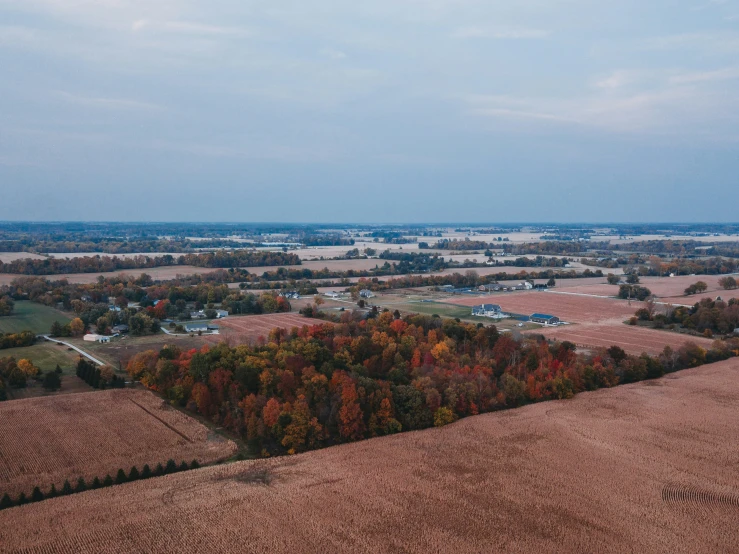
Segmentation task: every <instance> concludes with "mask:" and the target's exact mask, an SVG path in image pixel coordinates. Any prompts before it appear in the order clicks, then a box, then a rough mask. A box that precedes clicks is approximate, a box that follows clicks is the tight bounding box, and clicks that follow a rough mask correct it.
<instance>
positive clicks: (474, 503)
mask: <svg viewBox="0 0 739 554" xmlns="http://www.w3.org/2000/svg"><path fill="white" fill-rule="evenodd" d="M737 402H739V363H738V361H737V360H730V361H727V362H721V363H718V364H714V365H711V366H703V367H701V368H697V369H693V370H687V371H683V372H681V373H679V374H674V375H671V376H669V377H667V378H664V379H660V380H656V381H649V382H645V383H640V384H636V385H627V386H622V387H617V388H614V389H606V390H601V391H597V392H594V393H585V394H581V395H579V396H577V397H576V398H574V399H573V400H567V401H560V402H548V403H543V404H537V405H532V406H527V407H524V408H520V409H517V410H511V411H507V412H501V413H497V414H487V415H482V416H477V417H471V418H467V419H464V420H462V421H459V422H457V423H455V424H452V425H449V426H446V427H443V428H441V429H431V430H427V431H421V432H415V433H408V434H400V435H395V436H392V437H386V438H380V439H373V440H368V441H363V442H359V443H355V444H350V445H344V446H339V447H335V448H328V449H325V450H322V451H319V452H312V453H308V454H304V455H300V456H295V457H283V458H274V459H271V460H267V461H256V462H238V463H235V464H230V465H228V466H217V467H211V468H205V469H201V470H196V471H190V472H187V473H183V474H175V475H170V476H166V477H161V478H157V479H153V480H148V481H139V482H136V483H130V484H126V485H121V486H117V487H112V488H108V489H101V490H97V491H91V492H86V493H83V494H77V495H72V496H68V497H63V498H57V499H54V500H50V501H44V502H41V503H38V504H30V505H27V506H23V507H20V508H12V509H9V510H4V511H2V512H0V551H2V552H21V551H22V552H27V553H40V552H44V553H50V554H56V553H71V552H80V553H94V554H99V553H108V552H121V553H122V552H134V551H135V552H151V553H157V552H204V553H208V552H316V553H318V552H380V553H384V552H412V553H426V552H459V553H466V552H479V553H483V552H526V553H529V552H599V553H602V552H643V553H652V552H654V553H657V552H660V553H661V552H670V553H690V554H693V553H695V552H737V551H739V527H737V525H736V519H737V517H739V467H737V465H736V459H737V457H739V413H738V412H737V410H736V409H735V406H736V404H737ZM265 482H266V483H268V484H265Z"/></svg>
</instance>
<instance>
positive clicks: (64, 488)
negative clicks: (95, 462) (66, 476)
mask: <svg viewBox="0 0 739 554" xmlns="http://www.w3.org/2000/svg"><path fill="white" fill-rule="evenodd" d="M61 494H62V495H65V494H72V485H70V484H69V481H68V480H65V481H64V484H63V485H62V492H61Z"/></svg>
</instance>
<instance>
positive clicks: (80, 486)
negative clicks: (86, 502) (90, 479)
mask: <svg viewBox="0 0 739 554" xmlns="http://www.w3.org/2000/svg"><path fill="white" fill-rule="evenodd" d="M86 490H87V483H85V480H84V479H83V478H82V477H80V478H79V479H77V486H76V487H75V488H74V492H85V491H86Z"/></svg>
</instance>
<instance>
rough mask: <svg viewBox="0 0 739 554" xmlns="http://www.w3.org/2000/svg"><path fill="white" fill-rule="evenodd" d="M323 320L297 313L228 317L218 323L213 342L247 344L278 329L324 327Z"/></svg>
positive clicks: (212, 337) (211, 339)
mask: <svg viewBox="0 0 739 554" xmlns="http://www.w3.org/2000/svg"><path fill="white" fill-rule="evenodd" d="M324 323H326V322H325V321H323V320H321V319H313V318H309V317H303V316H302V315H299V314H296V313H289V314H267V315H249V316H243V317H227V318H225V319H221V320H219V321H218V324H219V325H220V328H221V329H220V334H219V335H211V336H209V337H208V339H209V340H210V341H211V342H220V341H222V340H226V341H228V342H230V343H231V344H245V343H251V342H254V341H256V340H257V339H258V338H259V337H264V338H267V336H268V335H269V332H270V331H271V330H272V329H275V328H277V327H282V328H283V329H287V330H288V331H290V330H291V329H292V328H293V327H303V326H304V325H323V324H324Z"/></svg>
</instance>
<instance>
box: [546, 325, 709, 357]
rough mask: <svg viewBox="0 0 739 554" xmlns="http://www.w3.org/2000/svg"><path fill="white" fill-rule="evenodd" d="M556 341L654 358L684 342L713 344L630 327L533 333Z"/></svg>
mask: <svg viewBox="0 0 739 554" xmlns="http://www.w3.org/2000/svg"><path fill="white" fill-rule="evenodd" d="M534 332H535V333H541V334H543V335H545V336H546V337H548V338H551V339H556V340H558V341H565V340H566V341H570V342H572V343H575V344H576V345H577V346H579V347H581V348H582V347H584V348H600V347H605V348H608V347H610V346H614V345H615V346H620V347H621V348H623V349H624V350H625V351H626V352H627V353H629V354H634V355H636V356H638V355H639V354H641V353H642V352H646V353H647V354H652V355H656V354H659V353H660V352H662V351H663V350H664V348H665V346H669V347H670V348H672V349H673V350H677V349H678V348H680V347H681V346H682V345H684V344H685V343H686V342H688V341H690V342H694V343H696V344H698V345H699V346H702V347H703V348H706V349H707V348H710V347H711V344H712V342H713V341H711V340H709V339H704V338H702V337H692V336H689V335H682V334H680V333H672V332H670V331H658V330H655V329H646V328H644V327H636V326H630V325H621V324H619V325H568V326H566V327H554V328H549V329H539V330H537V331H534Z"/></svg>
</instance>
